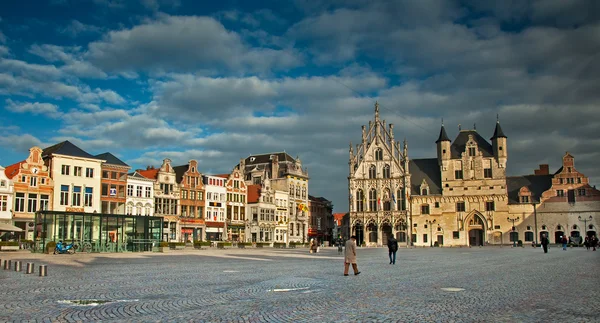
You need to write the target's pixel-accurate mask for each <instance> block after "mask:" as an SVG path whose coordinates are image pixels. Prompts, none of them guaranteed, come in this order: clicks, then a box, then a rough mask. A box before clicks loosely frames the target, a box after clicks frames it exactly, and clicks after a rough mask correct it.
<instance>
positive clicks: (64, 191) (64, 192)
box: [60, 185, 69, 205]
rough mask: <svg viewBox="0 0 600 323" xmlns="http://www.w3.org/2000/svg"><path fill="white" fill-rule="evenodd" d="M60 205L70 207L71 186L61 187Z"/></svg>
mask: <svg viewBox="0 0 600 323" xmlns="http://www.w3.org/2000/svg"><path fill="white" fill-rule="evenodd" d="M60 205H69V186H68V185H61V186H60Z"/></svg>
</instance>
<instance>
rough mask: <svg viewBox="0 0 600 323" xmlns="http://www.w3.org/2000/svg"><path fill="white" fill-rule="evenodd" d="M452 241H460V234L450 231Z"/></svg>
mask: <svg viewBox="0 0 600 323" xmlns="http://www.w3.org/2000/svg"><path fill="white" fill-rule="evenodd" d="M452 239H460V232H459V231H452Z"/></svg>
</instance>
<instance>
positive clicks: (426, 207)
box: [421, 204, 429, 214]
mask: <svg viewBox="0 0 600 323" xmlns="http://www.w3.org/2000/svg"><path fill="white" fill-rule="evenodd" d="M421 214H429V204H425V205H421Z"/></svg>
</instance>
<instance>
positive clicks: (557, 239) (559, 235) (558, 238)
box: [554, 231, 565, 244]
mask: <svg viewBox="0 0 600 323" xmlns="http://www.w3.org/2000/svg"><path fill="white" fill-rule="evenodd" d="M564 235H565V233H564V232H562V231H556V232H554V243H558V244H561V243H562V236H564Z"/></svg>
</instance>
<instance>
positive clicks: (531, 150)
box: [0, 0, 600, 212]
mask: <svg viewBox="0 0 600 323" xmlns="http://www.w3.org/2000/svg"><path fill="white" fill-rule="evenodd" d="M598 6H599V5H598V3H597V2H594V1H591V0H590V1H583V0H573V1H558V0H545V1H502V2H487V1H485V2H484V1H476V0H468V1H467V0H465V1H363V0H349V1H341V0H340V1H338V0H329V1H325V0H323V1H321V0H311V1H309V0H305V1H300V0H298V1H220V2H216V1H213V2H207V1H185V0H138V1H136V0H131V1H124V0H81V1H74V0H51V1H33V0H26V1H18V2H17V1H2V2H0V111H2V113H1V114H0V151H1V152H2V153H1V154H0V165H3V166H6V165H10V164H13V163H15V162H18V161H20V160H23V159H24V158H25V157H26V156H27V153H28V149H29V148H30V147H32V146H34V145H39V146H41V147H46V146H49V145H52V144H54V143H57V142H60V141H62V140H66V139H68V140H71V141H72V142H74V143H75V144H77V145H79V146H80V147H81V148H83V149H85V150H86V151H88V152H90V153H93V154H98V153H103V152H106V151H110V152H112V153H114V154H115V155H117V156H119V157H120V158H122V159H123V160H124V161H126V162H127V163H129V164H130V165H132V167H133V168H134V169H135V168H143V167H145V166H146V165H154V166H159V165H160V163H161V160H162V159H163V158H167V157H168V158H171V159H172V160H173V161H174V163H176V164H184V163H186V162H187V161H188V160H190V159H196V160H198V161H199V163H200V165H201V166H200V168H201V170H202V171H204V172H205V173H207V174H211V173H212V174H214V173H223V172H228V171H229V170H230V169H231V168H232V167H233V166H234V165H235V164H237V163H238V161H239V159H240V158H245V157H247V156H248V155H250V154H257V153H268V152H276V151H283V150H285V151H286V152H288V153H289V154H291V155H292V156H294V157H295V156H299V157H300V158H301V159H302V161H303V164H304V166H305V167H307V168H308V171H309V173H310V176H311V178H312V179H311V182H310V193H311V195H316V196H324V197H326V198H329V199H331V200H333V202H334V205H335V211H336V212H344V211H346V210H347V208H348V207H347V196H348V195H347V179H346V178H347V176H348V168H347V162H348V145H349V142H350V141H353V142H354V143H357V142H359V140H360V134H361V130H360V126H361V125H363V124H367V123H368V122H369V120H370V119H372V117H373V105H374V103H375V101H376V100H378V101H379V103H380V105H381V115H382V118H383V119H386V121H387V122H388V123H390V122H392V123H394V124H395V126H396V127H395V133H396V137H397V138H398V139H400V140H402V139H404V138H406V139H407V140H408V143H409V156H410V157H411V158H423V157H434V156H435V144H434V142H435V140H436V139H437V134H438V133H439V127H440V121H441V119H442V118H443V119H444V124H445V125H446V129H447V131H448V135H449V136H450V137H451V138H454V137H455V136H456V135H457V133H458V124H461V125H462V127H463V129H465V128H472V125H474V124H476V127H477V130H478V131H479V132H480V133H481V134H482V135H483V136H484V138H489V137H491V135H492V133H493V127H494V124H495V121H496V115H499V116H500V121H501V123H502V127H503V129H504V132H505V133H506V135H507V136H508V138H509V139H508V140H509V141H508V145H509V148H508V149H509V165H508V173H509V174H510V175H521V174H530V173H532V172H533V169H535V168H537V166H538V164H542V163H549V164H550V168H551V170H552V171H555V170H556V169H558V168H559V167H560V162H561V158H562V156H563V155H564V153H565V152H566V151H569V152H571V153H572V154H573V155H574V156H575V158H576V159H575V161H576V167H577V169H578V170H580V171H582V172H584V173H585V174H586V175H588V176H590V177H591V182H592V184H595V183H597V182H598V180H599V179H600V171H599V170H598V169H597V167H595V165H596V164H597V162H596V161H597V160H598V158H600V140H599V139H598V138H599V136H598V134H597V129H599V128H600V121H599V120H600V109H599V108H598V106H599V104H598V103H599V102H600V98H599V96H600V89H599V87H598V84H600V79H599V78H600V76H599V75H600V70H599V69H600V67H599V65H598V64H597V63H596V64H594V63H593V62H597V61H598V58H599V57H598V53H600V37H598V35H599V34H600V23H599V21H600V17H599V16H600V8H599V7H598Z"/></svg>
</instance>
